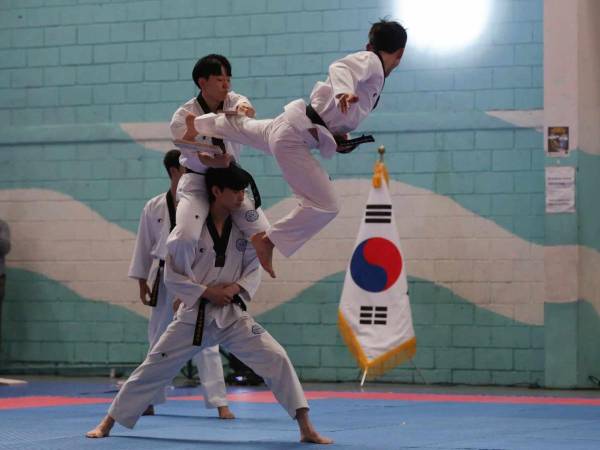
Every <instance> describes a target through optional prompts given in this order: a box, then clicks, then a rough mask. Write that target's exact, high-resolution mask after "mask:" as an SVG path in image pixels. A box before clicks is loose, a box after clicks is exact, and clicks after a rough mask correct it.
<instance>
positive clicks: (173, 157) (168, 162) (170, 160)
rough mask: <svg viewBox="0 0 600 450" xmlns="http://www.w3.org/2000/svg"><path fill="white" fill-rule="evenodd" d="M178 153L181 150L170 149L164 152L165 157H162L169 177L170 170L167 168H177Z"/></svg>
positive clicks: (179, 153)
mask: <svg viewBox="0 0 600 450" xmlns="http://www.w3.org/2000/svg"><path fill="white" fill-rule="evenodd" d="M180 155H181V152H180V151H179V150H177V149H171V150H169V151H168V152H167V153H165V157H164V158H163V164H164V165H165V169H167V174H169V178H171V171H170V170H169V169H170V168H171V167H175V168H176V169H179V156H180Z"/></svg>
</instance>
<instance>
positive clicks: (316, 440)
mask: <svg viewBox="0 0 600 450" xmlns="http://www.w3.org/2000/svg"><path fill="white" fill-rule="evenodd" d="M296 420H297V421H298V427H299V428H300V442H306V443H311V444H333V439H329V438H328V437H325V436H321V435H320V434H319V433H317V430H315V427H313V424H312V423H311V422H310V419H309V418H308V408H298V409H297V410H296Z"/></svg>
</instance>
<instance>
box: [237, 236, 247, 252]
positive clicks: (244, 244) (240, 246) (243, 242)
mask: <svg viewBox="0 0 600 450" xmlns="http://www.w3.org/2000/svg"><path fill="white" fill-rule="evenodd" d="M247 246H248V241H247V240H246V239H242V238H240V239H238V240H237V241H235V248H237V249H238V250H239V251H240V252H243V251H244V250H246V247H247Z"/></svg>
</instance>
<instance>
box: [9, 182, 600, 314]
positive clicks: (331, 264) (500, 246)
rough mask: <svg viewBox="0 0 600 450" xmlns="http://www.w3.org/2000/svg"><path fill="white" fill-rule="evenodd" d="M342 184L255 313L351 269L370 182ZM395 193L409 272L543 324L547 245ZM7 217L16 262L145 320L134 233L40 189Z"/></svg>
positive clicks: (13, 200) (597, 300)
mask: <svg viewBox="0 0 600 450" xmlns="http://www.w3.org/2000/svg"><path fill="white" fill-rule="evenodd" d="M335 184H336V190H337V192H339V193H341V194H342V197H341V199H342V210H341V213H340V215H339V216H338V217H337V218H336V219H335V220H334V221H333V222H332V223H331V224H330V225H329V226H328V227H326V228H325V229H324V230H323V231H322V232H321V233H319V234H318V235H317V236H316V237H315V238H314V239H313V240H311V241H310V242H309V243H308V244H307V245H306V246H305V247H304V248H302V249H301V250H300V251H299V252H298V253H297V254H296V255H294V257H292V258H290V259H285V258H283V257H281V256H280V255H278V254H277V253H276V256H275V265H276V270H277V275H278V278H277V279H275V280H271V279H270V278H268V277H265V278H264V281H263V284H262V286H261V288H260V290H259V293H258V295H257V297H256V299H255V300H254V301H253V302H252V304H251V311H252V312H253V313H254V314H259V313H262V312H265V311H268V310H270V309H272V308H274V307H276V306H279V305H281V304H282V303H285V302H287V301H289V300H291V299H293V298H295V297H296V296H298V294H300V292H302V291H303V290H305V289H307V288H309V287H311V286H312V285H314V284H315V283H317V282H319V281H321V280H323V279H324V278H326V277H328V276H330V275H332V274H335V273H339V272H344V271H345V270H346V265H347V263H348V260H349V258H350V256H351V253H352V249H353V245H354V240H355V238H356V233H357V230H358V227H359V223H360V220H361V218H362V213H363V208H364V203H365V201H366V198H367V193H368V190H369V186H370V180H367V179H360V180H340V181H336V182H335ZM390 191H391V194H392V198H393V202H394V210H395V214H396V221H397V224H398V228H399V233H400V239H401V242H402V247H403V249H404V253H405V257H406V259H407V265H408V274H409V276H412V277H417V278H421V279H423V280H425V281H430V282H433V283H436V284H439V285H441V286H444V287H446V288H448V289H450V290H451V291H452V292H454V293H455V294H456V295H457V296H459V297H461V298H464V299H465V300H468V301H470V302H472V303H474V304H477V305H478V306H481V307H483V308H486V309H488V310H491V311H494V312H497V313H498V314H501V315H503V316H506V317H508V318H511V319H515V320H519V321H522V322H525V323H530V324H541V323H543V303H544V300H545V298H546V293H545V282H544V280H545V273H544V251H545V248H544V247H543V246H539V245H537V244H533V243H531V242H528V241H526V240H523V239H521V238H519V237H517V236H514V235H513V234H511V233H509V232H507V231H506V230H504V229H503V228H501V227H500V226H498V225H497V224H496V223H494V222H492V221H490V220H487V219H484V218H482V217H480V216H478V215H476V214H474V213H472V212H471V211H468V210H466V209H464V208H463V207H462V206H460V205H459V204H457V203H456V202H455V201H453V200H452V199H450V198H448V197H445V196H441V195H437V194H434V193H432V192H430V191H427V190H424V189H419V188H415V187H412V186H410V185H407V184H404V183H400V182H396V181H392V182H391V185H390ZM295 204H296V201H295V200H294V199H292V198H287V199H285V200H283V201H281V202H279V203H277V204H276V205H274V206H273V207H271V208H269V210H268V211H267V215H268V216H269V218H270V219H271V220H272V221H273V220H275V219H277V218H279V217H282V216H283V215H285V214H286V213H287V212H289V210H290V209H291V208H293V207H294V205H295ZM0 216H1V217H3V218H5V220H7V221H8V222H9V224H10V226H11V229H12V233H13V251H12V252H11V254H10V255H9V259H8V263H9V266H10V267H15V268H21V269H25V270H29V271H33V272H37V273H40V274H42V275H44V276H46V277H48V278H51V279H53V280H56V281H59V282H61V283H63V284H64V285H65V286H67V287H69V288H70V289H72V290H74V291H75V292H76V293H77V294H79V295H80V296H82V297H85V298H89V299H95V300H102V301H106V302H109V303H111V304H115V305H120V306H123V307H125V308H128V309H130V310H132V311H134V312H136V313H138V314H140V315H142V316H148V313H149V310H148V308H147V307H145V306H143V305H141V304H140V302H139V300H138V299H137V285H136V283H135V282H134V281H132V280H129V279H128V278H127V275H126V274H127V267H128V264H129V258H130V256H131V251H132V247H133V240H134V238H135V236H134V234H133V233H132V232H130V231H128V230H125V229H123V228H121V227H119V226H117V225H115V224H112V223H110V222H108V221H106V220H105V219H104V218H103V217H102V216H100V215H99V214H97V213H96V212H95V211H93V210H91V209H90V208H89V207H87V206H86V205H84V204H83V203H80V202H78V201H76V200H74V199H73V198H71V197H69V196H67V195H64V194H60V193H57V192H53V191H47V190H40V189H18V190H5V191H0ZM546 249H547V248H546ZM573 250H574V251H577V249H576V247H574V246H573ZM584 252H585V255H586V261H588V265H591V266H593V267H595V268H600V253H598V252H597V251H595V250H592V249H585V250H584ZM591 266H590V267H591ZM595 273H597V271H596V272H595ZM590 277H591V276H590ZM590 277H588V278H590ZM590 279H591V280H592V281H593V280H594V278H593V277H591V278H590ZM586 280H587V278H586ZM594 283H595V282H594ZM594 283H591V282H589V280H587V281H586V282H585V283H583V284H584V285H585V286H588V285H589V286H590V288H589V289H588V288H584V289H588V291H589V292H587V293H586V296H585V298H586V299H588V300H590V301H593V302H594V304H595V305H596V308H597V309H598V310H599V311H600V294H598V292H599V290H595V291H594V290H593V289H591V286H595V285H596V284H597V283H596V284H594Z"/></svg>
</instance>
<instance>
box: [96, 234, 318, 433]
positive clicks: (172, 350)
mask: <svg viewBox="0 0 600 450" xmlns="http://www.w3.org/2000/svg"><path fill="white" fill-rule="evenodd" d="M222 236H225V238H224V239H226V240H225V241H224V242H227V247H226V250H225V253H224V255H225V261H224V265H223V267H216V266H215V263H216V261H217V259H218V258H217V254H216V252H215V250H214V241H213V238H212V236H211V233H210V231H209V230H208V228H207V226H206V225H205V226H204V227H203V229H202V234H201V237H200V239H199V240H198V249H197V250H198V251H197V252H196V258H195V259H194V261H193V264H192V266H191V270H192V271H191V272H190V273H189V274H187V275H186V276H183V275H180V273H181V272H180V271H181V268H180V267H177V261H173V260H171V259H167V263H166V266H165V268H166V272H167V274H169V272H173V274H172V276H169V277H167V278H166V279H167V280H172V281H171V282H167V288H168V289H169V291H170V292H172V293H174V295H176V296H177V298H179V299H181V300H182V302H183V303H182V305H181V306H180V307H179V310H178V311H177V314H176V319H175V320H174V321H173V322H171V324H170V325H169V326H168V328H167V330H166V331H165V332H164V333H163V335H162V336H161V338H160V339H159V341H158V342H157V343H156V345H155V346H154V347H153V349H152V350H151V351H150V353H149V354H148V356H147V357H146V359H145V361H144V362H143V363H142V364H141V365H140V366H139V367H138V368H137V369H135V371H134V372H133V373H132V374H131V376H130V377H129V379H128V380H127V382H126V383H125V384H124V385H123V387H122V388H121V390H120V391H119V393H118V395H117V396H116V397H115V399H114V401H113V403H112V405H111V407H110V409H109V411H108V413H109V415H110V416H111V417H113V418H114V419H115V420H116V421H117V422H118V423H120V424H121V425H123V426H125V427H128V428H133V426H134V425H135V423H136V422H137V420H138V419H139V417H140V415H141V414H142V412H143V411H144V409H145V408H146V406H148V404H150V403H151V402H152V399H153V398H154V397H155V396H156V394H157V392H159V391H161V390H163V388H164V387H165V385H166V384H167V383H169V382H170V381H171V379H172V378H173V377H174V376H175V375H176V374H177V372H178V371H179V368H180V367H181V366H182V365H183V364H184V363H185V361H187V360H188V359H190V358H191V357H193V356H194V355H195V354H196V353H198V352H199V351H200V350H201V349H202V348H205V347H206V346H212V345H216V344H219V345H222V346H223V347H224V348H226V349H227V350H228V351H230V352H232V353H233V354H234V355H236V356H237V357H238V358H239V359H240V360H241V361H242V362H244V363H245V364H247V365H248V366H249V367H250V368H252V369H253V370H254V371H255V372H256V373H257V374H258V375H259V376H261V377H262V378H263V379H264V380H265V383H266V384H267V386H269V388H270V389H271V390H272V391H273V394H274V395H275V397H276V398H277V400H278V401H279V403H280V404H281V405H282V406H283V408H284V409H285V410H286V411H287V412H288V414H289V415H290V416H291V417H292V418H294V417H295V416H296V410H297V409H298V408H307V407H308V403H307V402H306V398H305V396H304V392H303V390H302V386H301V385H300V381H299V380H298V376H297V375H296V371H295V370H294V367H293V366H292V363H291V361H290V360H289V358H288V356H287V354H286V352H285V350H284V349H283V347H282V346H281V345H280V344H279V343H278V342H277V341H276V340H275V339H274V338H273V337H272V336H271V335H270V334H269V333H268V332H267V331H265V329H264V328H263V327H261V326H260V325H259V324H258V323H257V322H255V321H254V319H253V318H252V317H251V316H250V315H249V314H248V313H247V312H245V311H243V310H242V309H241V308H240V306H238V305H237V304H230V305H227V306H224V307H217V306H213V305H212V304H211V303H208V304H206V306H205V314H204V322H203V324H204V330H203V335H202V345H201V346H195V345H193V344H192V342H193V339H194V334H195V330H196V326H195V324H196V320H197V317H198V311H199V305H200V303H201V302H200V300H199V299H200V297H201V296H202V294H203V292H204V290H205V289H206V287H207V286H210V285H215V284H222V283H237V284H238V285H239V286H240V287H241V288H242V291H241V292H240V297H241V298H243V299H244V300H245V301H249V300H250V299H251V297H252V296H253V295H254V293H255V292H256V290H257V289H258V285H259V283H260V274H261V269H260V267H259V263H258V259H257V257H256V253H255V252H254V248H253V247H252V245H250V244H249V243H248V241H247V240H246V238H245V236H244V234H243V233H242V232H241V231H240V229H239V228H238V227H237V226H236V225H235V223H234V224H233V225H232V226H231V232H230V235H229V237H228V239H227V236H226V233H224V234H223V235H222Z"/></svg>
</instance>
